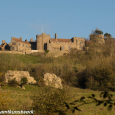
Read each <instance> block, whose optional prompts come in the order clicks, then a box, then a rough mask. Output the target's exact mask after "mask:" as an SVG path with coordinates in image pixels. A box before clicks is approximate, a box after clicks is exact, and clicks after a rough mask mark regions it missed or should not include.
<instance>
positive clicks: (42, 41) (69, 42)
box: [36, 33, 85, 51]
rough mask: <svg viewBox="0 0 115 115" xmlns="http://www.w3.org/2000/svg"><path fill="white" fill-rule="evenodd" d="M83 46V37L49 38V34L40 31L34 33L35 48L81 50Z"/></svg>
mask: <svg viewBox="0 0 115 115" xmlns="http://www.w3.org/2000/svg"><path fill="white" fill-rule="evenodd" d="M84 47H85V39H84V38H83V37H73V38H71V39H62V38H57V34H55V38H50V35H47V34H45V33H42V34H41V35H36V50H46V49H47V50H67V51H68V50H70V49H71V48H76V49H78V50H83V48H84Z"/></svg>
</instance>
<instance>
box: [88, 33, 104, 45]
mask: <svg viewBox="0 0 115 115" xmlns="http://www.w3.org/2000/svg"><path fill="white" fill-rule="evenodd" d="M90 40H91V41H92V42H93V43H100V44H103V43H105V40H104V35H100V34H91V35H90Z"/></svg>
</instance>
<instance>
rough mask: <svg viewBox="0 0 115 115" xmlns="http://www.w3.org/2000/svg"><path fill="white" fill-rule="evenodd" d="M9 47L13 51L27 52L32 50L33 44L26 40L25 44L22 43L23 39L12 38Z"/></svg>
mask: <svg viewBox="0 0 115 115" xmlns="http://www.w3.org/2000/svg"><path fill="white" fill-rule="evenodd" d="M9 46H10V50H11V51H21V52H27V51H28V50H31V44H30V43H29V42H28V41H27V40H25V42H24V41H22V37H20V38H15V37H12V38H11V42H10V43H9Z"/></svg>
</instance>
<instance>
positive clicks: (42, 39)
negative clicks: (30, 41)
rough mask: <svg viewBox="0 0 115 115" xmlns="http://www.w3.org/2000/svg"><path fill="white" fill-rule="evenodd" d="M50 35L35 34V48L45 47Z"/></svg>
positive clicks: (42, 48)
mask: <svg viewBox="0 0 115 115" xmlns="http://www.w3.org/2000/svg"><path fill="white" fill-rule="evenodd" d="M49 39H50V35H47V34H45V33H42V34H41V35H36V46H37V50H44V49H47V46H48V43H49Z"/></svg>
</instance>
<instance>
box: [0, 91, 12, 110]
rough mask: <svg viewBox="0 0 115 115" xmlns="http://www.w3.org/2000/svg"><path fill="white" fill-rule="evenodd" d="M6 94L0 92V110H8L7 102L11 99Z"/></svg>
mask: <svg viewBox="0 0 115 115" xmlns="http://www.w3.org/2000/svg"><path fill="white" fill-rule="evenodd" d="M6 97H7V94H5V93H3V92H0V111H6V110H9V109H10V108H9V103H11V100H10V99H8V98H6Z"/></svg>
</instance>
